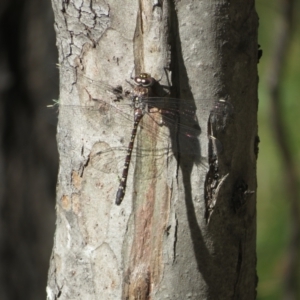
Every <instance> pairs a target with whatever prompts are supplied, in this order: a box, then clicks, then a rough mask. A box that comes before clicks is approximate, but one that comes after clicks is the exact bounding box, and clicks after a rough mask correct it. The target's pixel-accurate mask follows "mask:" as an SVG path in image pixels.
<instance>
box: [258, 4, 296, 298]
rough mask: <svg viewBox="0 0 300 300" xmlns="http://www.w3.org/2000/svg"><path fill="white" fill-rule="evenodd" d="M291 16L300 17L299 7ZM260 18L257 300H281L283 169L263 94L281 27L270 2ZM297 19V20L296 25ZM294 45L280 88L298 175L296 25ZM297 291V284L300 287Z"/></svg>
mask: <svg viewBox="0 0 300 300" xmlns="http://www.w3.org/2000/svg"><path fill="white" fill-rule="evenodd" d="M297 6H298V7H297V8H298V9H295V11H294V13H295V14H300V10H299V1H298V2H297ZM256 8H257V12H258V14H259V17H260V28H259V44H260V45H261V47H262V49H263V57H262V58H261V60H260V63H259V66H258V68H259V76H260V84H259V101H260V104H259V136H260V140H261V143H260V152H259V158H258V195H257V209H258V227H257V231H258V235H257V251H258V252H257V254H258V276H259V284H258V299H260V300H269V299H272V300H276V299H282V297H283V294H282V293H283V278H284V271H285V268H286V256H287V255H288V252H287V246H288V242H289V232H290V227H289V226H290V223H289V220H290V217H289V215H290V205H289V201H288V198H287V191H286V186H285V177H284V168H283V167H284V166H283V164H282V160H281V156H280V151H279V149H278V145H277V144H276V141H275V138H274V132H273V128H272V124H271V117H270V103H269V99H268V94H267V86H266V82H267V76H269V75H270V74H269V73H268V72H269V66H270V63H271V58H272V57H271V54H272V50H273V49H274V46H275V45H274V43H275V39H276V28H277V26H279V17H280V6H279V4H278V2H276V3H274V1H273V0H257V1H256ZM297 19H299V17H297V16H295V20H297ZM294 26H295V27H294V33H293V41H292V44H291V45H290V50H289V55H288V61H287V62H286V66H285V71H284V78H283V81H282V83H281V89H280V93H281V96H282V103H281V109H282V112H283V120H284V125H285V131H286V132H287V140H288V142H289V146H290V148H291V150H292V155H293V159H294V160H295V162H296V168H297V171H298V174H300V172H299V171H300V170H299V165H300V164H299V162H300V134H299V127H300V124H299V123H300V118H299V112H300V101H299V94H300V91H299V87H300V55H299V53H300V34H299V33H300V32H299V31H300V27H299V24H298V23H295V24H294ZM299 286H300V282H299Z"/></svg>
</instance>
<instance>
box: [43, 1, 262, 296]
mask: <svg viewBox="0 0 300 300" xmlns="http://www.w3.org/2000/svg"><path fill="white" fill-rule="evenodd" d="M53 8H54V11H55V26H56V32H57V46H58V51H59V64H60V79H61V85H60V103H59V125H58V135H57V139H58V147H59V153H60V157H61V160H60V171H59V176H58V190H57V228H56V235H55V244H54V248H53V253H52V257H51V266H50V270H49V281H48V286H47V294H48V299H51V300H52V299H56V298H58V297H60V299H254V298H255V296H256V284H257V277H256V252H255V247H256V244H255V243H256V158H257V142H258V137H257V119H256V114H257V104H258V103H257V102H258V99H257V83H258V77H257V68H256V64H257V26H258V22H257V15H256V12H255V9H254V6H253V2H252V1H246V3H245V1H239V2H236V3H234V4H233V3H231V4H230V5H229V4H227V3H224V2H222V1H214V2H208V3H207V2H206V1H203V2H199V3H198V2H197V3H194V2H193V3H190V1H173V2H169V1H159V2H157V3H156V4H155V5H153V2H152V1H139V2H133V1H122V3H120V2H117V1H110V3H109V5H108V4H107V3H105V2H101V1H100V2H93V3H92V4H91V3H87V2H84V3H78V2H75V1H74V2H73V1H69V2H57V1H53ZM140 72H148V73H150V74H151V75H152V76H153V77H154V78H155V79H156V80H157V81H158V82H159V85H160V86H161V87H162V90H164V92H165V93H167V94H169V96H170V97H172V98H178V99H181V100H180V101H178V107H179V109H178V114H179V115H180V113H181V112H182V110H183V107H184V105H185V104H184V103H185V101H189V103H191V104H193V106H194V107H195V111H196V116H195V117H194V118H192V119H190V120H184V122H186V123H185V125H186V126H178V128H172V127H170V128H166V126H157V124H158V123H159V120H156V119H152V118H149V117H148V118H147V116H145V117H144V118H143V120H142V124H141V126H140V129H139V130H138V135H137V141H136V145H137V150H135V151H137V152H136V155H135V160H134V163H133V164H132V165H130V168H129V177H128V178H129V179H128V183H127V190H126V195H125V198H124V200H123V202H122V204H121V205H120V206H116V205H115V204H114V202H115V195H116V191H117V188H118V184H119V182H118V177H117V176H118V175H120V174H121V170H122V163H121V165H120V163H119V155H118V154H119V153H120V149H123V148H125V147H126V146H127V143H126V142H125V141H127V140H128V138H130V133H131V126H133V110H132V109H131V114H132V125H131V126H129V125H128V124H130V123H127V122H125V119H126V120H127V118H126V117H125V118H124V122H123V123H122V122H121V121H120V120H121V118H122V117H123V116H124V114H125V113H129V116H130V108H129V107H128V111H127V110H126V109H125V110H121V109H120V112H122V113H119V114H118V115H117V113H118V109H115V108H116V107H118V108H119V107H121V106H122V105H124V104H125V102H123V101H124V99H123V98H117V99H116V97H115V96H116V95H115V93H114V92H115V91H116V90H119V91H120V90H121V89H120V86H122V91H124V92H125V95H126V92H127V90H128V86H129V87H130V84H128V82H127V81H128V80H129V81H130V77H131V75H132V73H133V74H138V73H140ZM163 87H164V88H163ZM107 90H110V93H108V92H107ZM166 98H168V97H166ZM95 99H98V104H99V103H101V105H100V106H98V107H97V108H98V111H97V110H94V109H93V107H94V105H95V103H96V102H97V101H96V100H95ZM116 100H117V101H116ZM103 101H104V102H103ZM170 101H171V100H170ZM88 111H92V112H95V113H98V122H97V116H96V114H94V113H93V114H90V113H88ZM212 111H213V112H215V113H214V114H212V113H211V112H212ZM103 116H105V118H104V117H103ZM175 117H176V116H175ZM187 119H188V118H187ZM181 121H183V120H182V115H181V120H180V122H181ZM162 123H163V122H162ZM196 125H197V126H196ZM195 126H196V127H197V128H199V130H198V135H193V136H191V134H189V133H190V131H193V130H194V129H195V128H196V127H195ZM175 127H176V126H175ZM153 128H155V130H154V129H153ZM182 132H186V133H187V134H182ZM200 132H201V133H200ZM162 136H165V139H161V138H159V137H162ZM157 149H168V153H165V155H163V156H162V158H161V157H160V156H158V155H157V153H158V152H157ZM112 150H113V151H112ZM147 151H148V153H149V155H146V153H147ZM103 153H106V154H109V155H104V156H103V155H102V154H103ZM140 153H141V154H140ZM151 153H152V154H153V153H154V155H150V154H151ZM158 157H159V159H158ZM162 162H163V163H162ZM123 163H124V162H123ZM161 166H163V169H162V167H161Z"/></svg>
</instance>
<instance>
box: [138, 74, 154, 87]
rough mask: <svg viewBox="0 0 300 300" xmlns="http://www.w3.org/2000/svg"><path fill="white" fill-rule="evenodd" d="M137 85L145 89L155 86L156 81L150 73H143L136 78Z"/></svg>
mask: <svg viewBox="0 0 300 300" xmlns="http://www.w3.org/2000/svg"><path fill="white" fill-rule="evenodd" d="M134 81H135V83H136V84H137V85H142V86H143V87H149V86H151V85H153V82H154V79H153V78H152V77H151V75H150V74H148V73H141V74H140V75H139V76H137V77H135V78H134Z"/></svg>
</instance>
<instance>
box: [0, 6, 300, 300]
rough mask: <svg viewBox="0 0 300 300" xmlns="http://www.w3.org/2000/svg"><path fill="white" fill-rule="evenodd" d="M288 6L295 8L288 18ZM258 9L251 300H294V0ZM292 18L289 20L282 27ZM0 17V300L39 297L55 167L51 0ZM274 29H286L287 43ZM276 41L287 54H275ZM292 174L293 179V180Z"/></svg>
mask: <svg viewBox="0 0 300 300" xmlns="http://www.w3.org/2000/svg"><path fill="white" fill-rule="evenodd" d="M283 5H285V7H284V6H283ZM289 5H290V6H291V5H294V6H293V9H292V12H291V14H290V15H289V14H288V13H287V9H286V7H288V6H289ZM256 8H257V12H258V14H259V17H260V27H259V44H260V45H261V48H262V49H263V56H262V58H261V59H260V62H259V64H258V70H259V77H260V85H259V100H260V101H259V115H258V117H259V136H260V140H261V143H260V152H259V157H258V193H257V211H258V227H257V229H258V230H257V231H258V234H257V254H258V266H257V269H258V276H259V283H258V299H260V300H268V299H300V295H299V294H298V298H297V296H296V298H295V295H294V297H291V298H288V294H289V290H290V288H291V287H296V289H297V288H298V290H299V289H300V282H299V278H300V274H299V269H300V268H299V262H298V261H299V260H298V259H297V258H295V257H296V256H297V255H296V256H295V253H293V250H295V249H296V251H297V250H298V252H299V248H297V246H299V245H298V244H299V235H298V230H299V228H298V230H295V228H296V229H297V226H298V225H299V224H298V223H297V216H298V214H297V213H298V211H297V209H298V206H297V205H299V201H298V200H299V199H298V193H299V192H298V187H297V183H298V178H297V175H298V174H299V161H300V143H299V142H300V134H298V126H300V124H298V123H297V119H298V120H299V123H300V118H299V112H300V103H299V101H298V98H299V96H298V95H299V92H300V34H299V33H300V32H299V31H300V26H299V24H300V22H299V21H297V19H298V18H299V17H300V0H297V1H291V0H276V1H274V0H257V1H256ZM288 11H289V10H288ZM284 16H285V22H282V21H280V20H282V19H284ZM292 19H294V20H295V22H294V24H293V26H292V27H291V26H287V27H284V26H286V23H288V21H292ZM0 22H1V25H0V137H1V139H0V213H1V216H0V299H1V300H12V299H18V300H19V299H22V300H24V299H25V300H27V299H30V300H31V299H45V297H46V295H45V286H46V280H47V270H48V263H49V259H50V254H51V249H52V242H53V234H54V228H55V211H54V207H55V183H56V177H57V168H58V162H57V150H56V144H55V131H56V116H55V115H54V114H53V112H50V111H49V110H47V109H46V105H48V104H50V103H51V101H52V99H58V72H57V69H56V66H55V64H56V62H57V50H56V46H55V33H54V30H53V23H54V21H53V13H52V9H51V2H50V0H27V1H24V0H1V2H0ZM278 28H284V30H283V32H285V33H286V37H287V41H284V39H283V38H282V36H280V31H279V30H278ZM284 42H285V43H284ZM278 45H279V46H280V45H281V46H282V45H284V46H286V48H285V49H286V52H284V51H283V55H281V56H279V57H278V56H277V57H276V49H277V47H278ZM274 51H275V55H274ZM278 65H279V69H280V68H282V73H280V72H279V73H280V76H279V83H280V85H279V88H278V90H277V92H278V93H275V94H276V96H277V98H276V97H275V98H276V100H277V101H275V102H274V99H273V101H272V97H270V89H271V88H272V86H271V85H270V82H274V80H273V79H274V78H273V77H274V76H275V78H276V75H277V72H278ZM274 66H277V68H274ZM270 79H272V80H273V81H271V80H270ZM275 81H276V80H275ZM273 98H274V97H273ZM279 100H280V101H279ZM274 103H276V104H275V105H276V106H275V107H277V109H278V110H279V111H280V113H281V115H280V117H281V118H282V124H279V125H280V126H281V127H282V132H283V136H284V137H286V140H285V141H284V142H285V145H286V146H287V147H288V157H289V163H290V165H292V166H293V167H287V165H288V164H287V163H286V160H285V159H286V156H285V159H284V156H283V155H282V152H283V151H282V145H280V143H279V140H278V136H277V135H276V132H277V130H278V128H276V127H274V126H275V125H276V124H275V125H274V114H272V111H274ZM277 125H278V124H277ZM293 168H294V171H293V172H290V169H293ZM291 174H292V175H291ZM291 176H292V177H291ZM293 176H294V177H293ZM290 178H294V179H293V180H294V181H295V182H294V183H295V184H294V186H293V185H291V187H290V186H289V181H291V180H290ZM293 187H294V188H293ZM291 190H292V191H291ZM291 198H292V200H291ZM299 221H300V220H299ZM291 241H292V242H293V243H291ZM296 254H297V253H296ZM291 265H292V266H295V267H297V268H295V269H296V272H298V277H296V276H295V274H293V271H295V270H291ZM291 274H292V275H291ZM287 278H288V280H287ZM291 278H292V284H289V283H291ZM293 280H294V281H293ZM297 286H299V287H297ZM297 292H298V293H299V291H297Z"/></svg>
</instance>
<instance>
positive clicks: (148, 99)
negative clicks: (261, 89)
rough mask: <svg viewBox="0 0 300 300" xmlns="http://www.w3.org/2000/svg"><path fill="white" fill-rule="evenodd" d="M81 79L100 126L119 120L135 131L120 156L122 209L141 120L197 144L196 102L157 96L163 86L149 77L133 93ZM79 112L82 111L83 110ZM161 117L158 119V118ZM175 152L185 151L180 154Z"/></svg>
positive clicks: (162, 152)
mask: <svg viewBox="0 0 300 300" xmlns="http://www.w3.org/2000/svg"><path fill="white" fill-rule="evenodd" d="M82 76H83V77H84V79H85V82H86V84H87V87H86V88H85V90H86V93H87V94H88V97H89V99H90V101H91V102H92V103H93V105H91V106H87V107H85V109H86V110H87V111H90V112H92V113H93V114H95V113H96V114H97V115H98V117H96V119H97V118H98V122H101V121H100V119H101V118H102V119H103V120H102V121H103V122H106V121H104V120H107V123H109V122H110V120H111V119H110V118H112V119H115V120H119V119H120V120H122V124H124V126H131V127H132V129H131V135H130V139H129V142H128V145H127V148H123V147H122V149H121V148H120V149H119V152H121V153H122V154H121V159H122V160H123V162H124V165H123V171H122V175H121V179H120V182H119V187H118V190H117V194H116V199H115V204H116V205H120V204H121V203H122V201H123V199H124V197H125V192H126V185H127V178H128V170H129V167H130V164H131V160H132V156H133V153H134V155H138V154H137V153H138V152H137V151H136V152H134V150H133V149H134V144H135V138H136V135H137V131H138V127H139V124H140V122H141V120H142V118H143V117H144V116H145V115H148V116H149V117H150V118H151V119H152V120H153V123H154V128H155V127H161V126H163V125H164V126H167V127H168V128H169V129H170V133H171V132H172V133H173V135H174V134H175V135H176V136H177V139H178V140H179V141H180V140H181V141H190V140H192V141H198V140H197V137H198V136H199V134H200V131H201V130H200V127H199V124H198V121H197V117H196V107H195V104H194V102H193V101H189V100H180V99H177V98H170V97H168V96H165V95H163V96H161V95H158V94H161V93H162V89H161V86H160V84H159V82H158V81H157V80H155V79H154V78H153V77H152V76H151V75H150V74H148V73H140V74H139V75H137V76H135V77H134V78H133V84H130V85H131V86H132V90H131V91H123V88H122V87H121V86H117V87H113V86H111V85H109V84H106V83H104V82H100V81H95V80H92V79H90V78H88V77H85V76H84V75H82ZM89 85H96V86H97V87H98V88H99V89H100V90H102V91H107V92H109V93H110V94H112V95H113V96H114V97H115V99H114V101H113V103H111V102H109V101H108V100H102V99H100V97H99V98H98V97H94V96H92V95H91V93H90V92H89V90H88V86H89ZM123 102H124V104H123ZM125 102H126V103H125ZM223 106H224V102H220V101H219V102H218V103H216V105H215V107H214V111H215V112H216V113H217V114H220V111H224V109H223ZM124 107H126V109H124ZM128 107H129V108H130V111H131V114H128ZM80 109H83V107H81V108H80ZM132 114H133V117H132ZM158 115H159V118H157V116H158ZM157 120H160V121H157ZM96 122H97V120H96ZM125 124H126V125H125ZM129 124H131V125H129ZM142 126H143V130H144V131H146V132H147V133H149V134H150V135H152V136H153V135H155V134H157V133H154V132H157V130H155V129H153V126H152V127H151V128H150V127H147V125H144V124H143V125H142ZM158 132H159V130H158ZM155 138H156V139H158V140H164V139H166V138H168V137H167V135H166V133H158V135H157V136H155ZM178 140H177V141H178ZM195 143H196V142H195ZM175 144H176V143H174V145H175ZM177 144H178V143H177ZM183 144H184V143H183ZM172 148H174V149H173V150H174V152H176V151H177V152H178V153H181V152H183V151H186V152H188V151H195V152H197V151H198V149H197V148H199V147H192V148H194V149H193V150H191V147H189V150H184V148H186V147H184V145H177V146H176V147H175V146H174V147H172ZM175 148H182V149H181V150H180V149H175ZM114 150H116V149H108V150H105V151H99V152H98V153H97V154H98V155H102V156H103V155H106V154H107V155H109V153H110V152H111V151H114ZM151 150H152V149H150V150H147V149H142V153H144V155H150V154H151V155H153V152H152V151H151ZM167 152H168V151H167V150H166V149H159V150H156V152H154V153H156V155H157V156H164V155H165V153H167ZM145 153H146V154H145ZM187 154H188V153H187ZM142 155H143V154H142ZM154 155H155V154H154Z"/></svg>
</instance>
